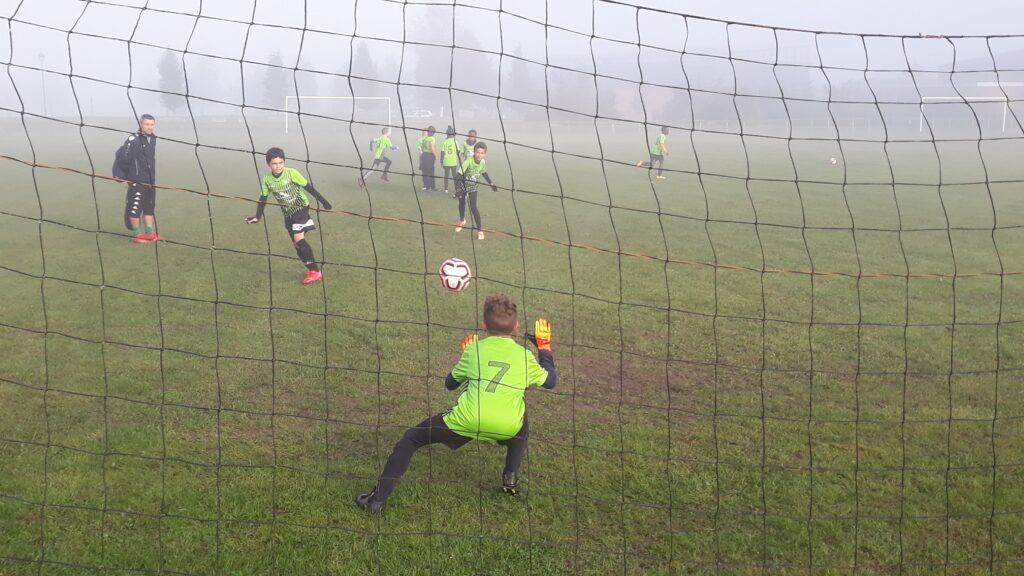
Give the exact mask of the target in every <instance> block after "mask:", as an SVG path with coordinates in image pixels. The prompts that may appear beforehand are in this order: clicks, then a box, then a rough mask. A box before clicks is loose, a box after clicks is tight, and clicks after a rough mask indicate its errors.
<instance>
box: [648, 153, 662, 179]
mask: <svg viewBox="0 0 1024 576" xmlns="http://www.w3.org/2000/svg"><path fill="white" fill-rule="evenodd" d="M655 162H657V163H658V176H661V171H662V170H663V169H664V168H665V156H663V155H662V154H651V169H652V170H653V169H654V163H655Z"/></svg>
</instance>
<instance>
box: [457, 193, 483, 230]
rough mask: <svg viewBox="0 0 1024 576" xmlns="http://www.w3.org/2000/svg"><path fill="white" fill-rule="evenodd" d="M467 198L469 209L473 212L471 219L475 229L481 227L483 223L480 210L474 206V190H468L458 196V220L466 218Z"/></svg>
mask: <svg viewBox="0 0 1024 576" xmlns="http://www.w3.org/2000/svg"><path fill="white" fill-rule="evenodd" d="M467 198H468V199H469V211H470V212H472V213H473V221H474V222H476V227H477V229H483V227H484V223H483V222H482V221H481V220H480V211H479V210H477V208H476V192H468V193H467V194H466V195H465V196H462V197H460V198H459V220H465V219H466V199H467Z"/></svg>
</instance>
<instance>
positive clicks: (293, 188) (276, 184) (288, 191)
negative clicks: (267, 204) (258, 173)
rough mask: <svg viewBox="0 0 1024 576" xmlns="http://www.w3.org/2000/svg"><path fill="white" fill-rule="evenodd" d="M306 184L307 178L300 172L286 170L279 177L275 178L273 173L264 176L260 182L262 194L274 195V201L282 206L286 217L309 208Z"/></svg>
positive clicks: (291, 169) (290, 169) (292, 169)
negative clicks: (304, 188)
mask: <svg viewBox="0 0 1024 576" xmlns="http://www.w3.org/2000/svg"><path fill="white" fill-rule="evenodd" d="M306 184H308V182H307V181H306V178H305V177H304V176H303V175H302V174H300V173H299V171H298V170H296V169H294V168H285V169H284V170H282V171H281V174H280V175H278V176H274V173H273V172H267V173H266V174H264V175H263V180H261V181H260V185H261V187H262V188H263V190H262V191H261V192H260V194H261V195H263V196H270V195H271V194H273V196H274V201H275V202H277V203H278V204H280V205H281V211H282V212H284V215H285V216H291V215H292V214H294V213H295V212H298V211H299V210H301V209H302V208H305V207H306V206H309V196H306V191H305V190H303V187H305V186H306Z"/></svg>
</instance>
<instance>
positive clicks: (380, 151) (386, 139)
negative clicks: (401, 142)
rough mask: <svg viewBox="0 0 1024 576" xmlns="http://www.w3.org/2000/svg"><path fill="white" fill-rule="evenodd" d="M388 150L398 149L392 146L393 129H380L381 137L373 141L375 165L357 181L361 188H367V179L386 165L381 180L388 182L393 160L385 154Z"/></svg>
mask: <svg viewBox="0 0 1024 576" xmlns="http://www.w3.org/2000/svg"><path fill="white" fill-rule="evenodd" d="M388 149H391V150H395V149H396V148H395V147H394V146H392V145H391V128H388V127H387V126H385V127H383V128H381V129H380V136H377V137H376V138H374V139H373V164H370V169H369V170H367V171H366V174H360V175H359V180H357V181H356V183H357V184H359V187H360V188H362V187H363V186H366V177H367V176H369V175H370V174H373V172H374V171H375V170H376V169H377V166H380V165H381V164H383V165H384V172H383V173H382V174H381V175H380V179H381V180H383V181H385V182H390V180H388V172H389V171H390V170H391V159H390V158H388V157H387V156H386V155H385V154H386V152H387V151H388Z"/></svg>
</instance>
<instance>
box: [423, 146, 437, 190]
mask: <svg viewBox="0 0 1024 576" xmlns="http://www.w3.org/2000/svg"><path fill="white" fill-rule="evenodd" d="M436 162H437V158H434V154H433V153H431V152H423V153H421V154H420V172H421V173H422V174H423V187H424V188H426V189H427V190H434V189H436V188H437V183H436V182H434V164H435V163H436Z"/></svg>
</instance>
